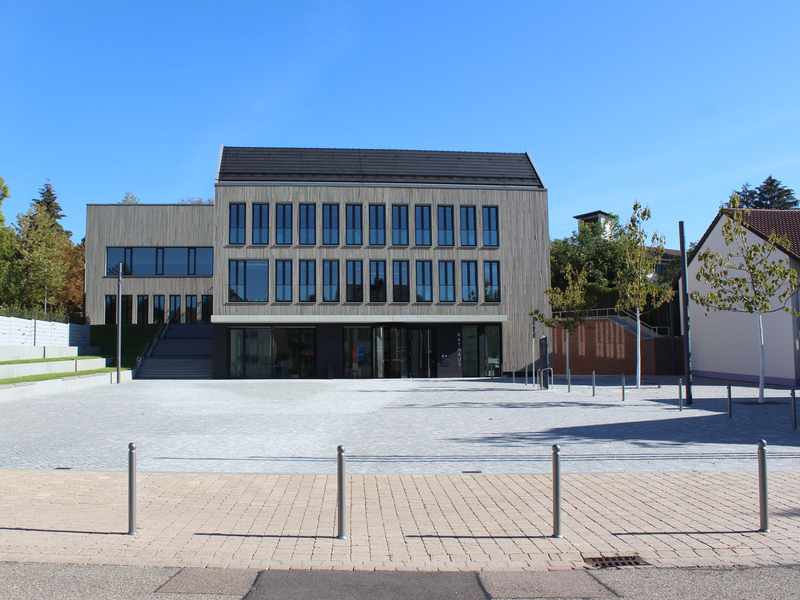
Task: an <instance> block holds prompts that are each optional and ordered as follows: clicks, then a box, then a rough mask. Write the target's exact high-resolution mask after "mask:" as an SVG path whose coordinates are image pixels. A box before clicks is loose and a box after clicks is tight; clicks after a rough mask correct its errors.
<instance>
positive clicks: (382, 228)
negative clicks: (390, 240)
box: [369, 204, 386, 246]
mask: <svg viewBox="0 0 800 600" xmlns="http://www.w3.org/2000/svg"><path fill="white" fill-rule="evenodd" d="M369 243H370V245H371V246H383V245H384V244H386V207H385V206H384V205H383V204H371V205H370V207H369Z"/></svg>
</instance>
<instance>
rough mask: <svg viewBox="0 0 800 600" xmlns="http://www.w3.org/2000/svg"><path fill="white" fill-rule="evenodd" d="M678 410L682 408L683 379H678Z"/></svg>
mask: <svg viewBox="0 0 800 600" xmlns="http://www.w3.org/2000/svg"><path fill="white" fill-rule="evenodd" d="M678 410H683V379H678Z"/></svg>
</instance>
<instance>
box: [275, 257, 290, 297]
mask: <svg viewBox="0 0 800 600" xmlns="http://www.w3.org/2000/svg"><path fill="white" fill-rule="evenodd" d="M291 301H292V261H290V260H276V261H275V302H291Z"/></svg>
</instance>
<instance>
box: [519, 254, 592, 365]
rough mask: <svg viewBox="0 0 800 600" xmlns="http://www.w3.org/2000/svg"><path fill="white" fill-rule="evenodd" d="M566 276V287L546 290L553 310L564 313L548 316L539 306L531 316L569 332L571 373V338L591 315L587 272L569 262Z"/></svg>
mask: <svg viewBox="0 0 800 600" xmlns="http://www.w3.org/2000/svg"><path fill="white" fill-rule="evenodd" d="M564 276H565V278H566V280H567V285H566V289H564V290H560V289H558V288H550V289H547V290H545V291H544V294H545V296H547V299H548V300H549V301H550V308H551V309H552V310H553V312H554V313H555V312H561V313H563V314H558V315H555V316H553V317H548V316H547V315H545V314H544V313H543V312H542V311H540V310H539V309H538V308H537V309H535V310H534V311H533V312H532V313H531V316H532V317H533V320H534V321H535V322H538V323H542V324H544V326H545V327H549V328H551V329H552V328H554V327H561V328H562V329H564V330H565V331H566V332H567V344H566V351H567V365H566V369H567V373H569V338H570V336H571V335H572V334H573V333H575V332H576V331H577V330H578V327H579V326H580V325H581V324H583V323H584V322H585V321H586V318H587V317H588V316H589V301H588V300H587V298H586V273H584V272H583V271H576V270H575V269H574V268H573V267H572V265H570V264H567V266H566V269H565V270H564Z"/></svg>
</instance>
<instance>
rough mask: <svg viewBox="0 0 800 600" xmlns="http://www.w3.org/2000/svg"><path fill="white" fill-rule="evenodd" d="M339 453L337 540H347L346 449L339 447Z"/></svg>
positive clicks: (337, 462) (337, 463)
mask: <svg viewBox="0 0 800 600" xmlns="http://www.w3.org/2000/svg"><path fill="white" fill-rule="evenodd" d="M336 450H337V451H338V452H339V456H338V458H337V461H336V466H337V471H338V481H339V485H338V488H339V490H338V491H339V493H338V498H337V502H338V508H339V515H338V517H339V535H337V536H336V539H337V540H346V539H347V508H346V507H345V502H346V501H347V497H346V492H345V483H346V482H345V477H344V447H343V446H339V447H338V448H337V449H336Z"/></svg>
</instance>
